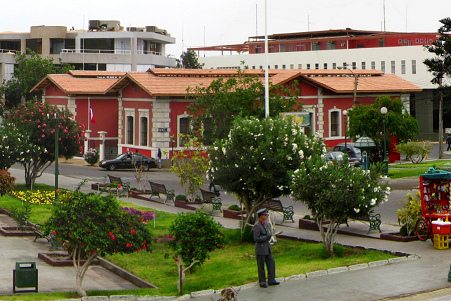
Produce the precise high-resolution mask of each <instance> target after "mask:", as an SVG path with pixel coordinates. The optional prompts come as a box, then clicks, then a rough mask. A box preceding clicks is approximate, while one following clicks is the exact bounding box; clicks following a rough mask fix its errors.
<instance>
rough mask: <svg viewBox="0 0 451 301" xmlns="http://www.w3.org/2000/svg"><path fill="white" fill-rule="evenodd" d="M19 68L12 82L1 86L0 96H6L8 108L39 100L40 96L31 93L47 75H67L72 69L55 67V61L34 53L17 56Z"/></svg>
mask: <svg viewBox="0 0 451 301" xmlns="http://www.w3.org/2000/svg"><path fill="white" fill-rule="evenodd" d="M16 63H17V67H16V68H15V70H14V76H13V78H12V79H11V80H9V81H8V82H6V83H4V84H3V85H2V86H0V95H3V94H4V95H5V99H6V102H5V104H6V106H7V107H15V106H17V105H18V104H19V103H20V102H21V100H22V99H26V100H31V99H39V98H40V94H36V93H32V92H30V90H31V88H33V87H34V86H35V85H36V84H37V83H38V82H39V81H40V80H42V79H43V78H44V77H45V76H46V75H47V74H55V73H66V72H67V71H69V70H70V69H72V67H71V66H70V65H66V64H61V63H60V64H58V65H55V62H54V61H53V59H50V58H45V57H42V56H40V55H38V54H36V53H34V52H30V51H29V52H28V54H16Z"/></svg>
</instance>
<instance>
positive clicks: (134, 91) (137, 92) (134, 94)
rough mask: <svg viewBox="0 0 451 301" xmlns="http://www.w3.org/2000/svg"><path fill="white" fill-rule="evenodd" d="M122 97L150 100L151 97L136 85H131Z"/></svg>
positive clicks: (123, 92)
mask: <svg viewBox="0 0 451 301" xmlns="http://www.w3.org/2000/svg"><path fill="white" fill-rule="evenodd" d="M122 97H127V98H128V97H129V98H150V95H149V94H148V93H147V92H145V91H144V90H143V89H141V88H140V87H139V86H137V85H136V84H134V83H130V84H129V85H127V86H126V87H125V88H124V89H123V90H122Z"/></svg>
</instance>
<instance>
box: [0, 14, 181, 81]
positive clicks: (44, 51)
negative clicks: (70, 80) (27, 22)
mask: <svg viewBox="0 0 451 301" xmlns="http://www.w3.org/2000/svg"><path fill="white" fill-rule="evenodd" d="M174 43H175V38H173V37H171V36H170V34H169V33H167V31H166V30H164V29H159V28H158V27H156V26H146V27H127V28H126V29H125V30H124V28H123V27H122V26H121V25H120V22H119V21H102V20H91V21H89V29H88V30H75V29H74V28H72V29H69V30H68V29H67V27H65V26H32V27H31V28H30V32H23V33H22V32H20V33H19V32H0V82H3V81H4V80H9V79H10V78H11V76H12V74H13V72H14V64H15V58H14V55H15V54H16V53H26V51H27V49H30V50H32V51H34V52H36V53H38V54H40V55H42V56H45V57H48V58H52V59H53V60H54V62H55V63H56V64H57V63H59V62H60V61H61V62H62V63H67V64H71V65H73V66H74V67H75V68H76V69H80V70H106V71H125V72H128V71H145V70H147V69H149V68H155V67H175V65H176V60H175V58H171V57H168V56H167V55H166V51H165V48H166V45H167V44H174Z"/></svg>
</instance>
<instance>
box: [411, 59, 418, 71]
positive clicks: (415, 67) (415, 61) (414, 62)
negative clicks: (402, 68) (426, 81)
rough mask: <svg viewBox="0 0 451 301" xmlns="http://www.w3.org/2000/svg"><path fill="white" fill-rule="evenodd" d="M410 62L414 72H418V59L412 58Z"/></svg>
mask: <svg viewBox="0 0 451 301" xmlns="http://www.w3.org/2000/svg"><path fill="white" fill-rule="evenodd" d="M410 63H411V64H412V74H417V60H412V61H411V62H410Z"/></svg>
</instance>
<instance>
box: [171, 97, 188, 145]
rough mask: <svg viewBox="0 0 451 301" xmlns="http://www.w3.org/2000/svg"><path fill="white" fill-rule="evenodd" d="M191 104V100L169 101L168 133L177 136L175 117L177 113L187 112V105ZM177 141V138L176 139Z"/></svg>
mask: <svg viewBox="0 0 451 301" xmlns="http://www.w3.org/2000/svg"><path fill="white" fill-rule="evenodd" d="M190 104H191V102H188V101H183V102H175V101H171V103H170V104H169V106H170V108H171V113H170V119H171V121H170V123H169V127H170V128H171V131H170V133H169V135H170V136H171V137H172V136H173V137H176V136H177V117H178V116H179V115H183V114H184V113H185V112H186V113H187V114H188V106H189V105H190ZM176 141H177V139H176Z"/></svg>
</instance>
